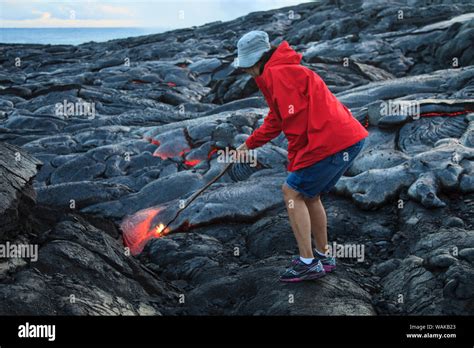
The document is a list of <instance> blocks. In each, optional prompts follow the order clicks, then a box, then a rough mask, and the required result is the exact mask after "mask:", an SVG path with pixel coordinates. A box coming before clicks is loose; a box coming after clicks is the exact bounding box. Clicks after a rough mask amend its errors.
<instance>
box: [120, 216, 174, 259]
mask: <svg viewBox="0 0 474 348" xmlns="http://www.w3.org/2000/svg"><path fill="white" fill-rule="evenodd" d="M159 212H160V209H158V208H150V209H144V210H141V211H139V212H137V213H135V214H134V215H132V216H129V217H127V218H126V219H125V220H124V221H123V222H122V224H121V226H120V227H121V229H122V232H123V240H124V243H125V245H126V246H127V247H129V248H130V252H131V253H132V255H138V254H139V253H141V252H142V250H143V248H144V247H145V245H146V243H147V242H148V241H149V240H150V239H152V238H160V237H163V236H165V235H167V234H168V233H169V232H170V229H169V228H166V229H165V225H164V224H162V223H160V224H158V225H152V222H153V219H154V218H155V216H156V215H157V214H158V213H159Z"/></svg>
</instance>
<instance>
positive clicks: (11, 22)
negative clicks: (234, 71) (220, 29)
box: [0, 0, 313, 30]
mask: <svg viewBox="0 0 474 348" xmlns="http://www.w3.org/2000/svg"><path fill="white" fill-rule="evenodd" d="M305 2H313V1H311V0H310V1H305V0H238V1H232V0H199V1H193V0H174V1H171V0H140V1H127V0H114V1H110V0H94V1H81V0H75V1H74V0H73V1H65V0H63V1H51V0H36V1H34V0H1V1H0V29H35V28H36V29H47V28H56V29H65V28H96V29H100V28H145V29H150V28H170V29H169V30H174V29H182V28H189V27H193V26H201V25H204V24H207V23H211V22H216V21H222V22H226V21H230V20H233V19H236V18H238V17H242V16H245V15H247V14H249V13H252V12H257V11H267V10H272V9H278V8H283V7H288V6H293V5H297V4H300V3H305ZM157 22H159V23H160V25H156V24H155V23H157Z"/></svg>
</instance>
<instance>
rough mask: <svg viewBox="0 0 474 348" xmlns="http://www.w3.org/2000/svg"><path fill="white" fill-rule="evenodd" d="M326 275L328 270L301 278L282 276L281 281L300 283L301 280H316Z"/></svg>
mask: <svg viewBox="0 0 474 348" xmlns="http://www.w3.org/2000/svg"><path fill="white" fill-rule="evenodd" d="M325 275H326V272H318V273H316V274H314V275H311V276H307V277H300V278H291V279H290V278H289V279H282V278H280V281H281V282H284V283H299V282H302V281H305V280H315V279H319V278H321V277H324V276H325Z"/></svg>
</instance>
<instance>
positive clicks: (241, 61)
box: [232, 30, 271, 68]
mask: <svg viewBox="0 0 474 348" xmlns="http://www.w3.org/2000/svg"><path fill="white" fill-rule="evenodd" d="M270 49H271V46H270V40H269V39H268V34H267V33H266V32H264V31H261V30H253V31H250V32H248V33H247V34H245V35H244V36H242V37H241V38H240V40H239V42H237V58H235V60H234V62H233V63H232V65H233V66H234V68H250V67H251V66H252V65H254V64H255V63H257V62H258V60H259V59H260V58H261V57H262V55H263V54H264V53H265V52H268V51H269V50H270Z"/></svg>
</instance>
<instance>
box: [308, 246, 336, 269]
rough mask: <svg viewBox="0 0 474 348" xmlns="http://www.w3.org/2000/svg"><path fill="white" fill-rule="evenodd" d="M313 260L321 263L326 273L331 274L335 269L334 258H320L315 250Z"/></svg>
mask: <svg viewBox="0 0 474 348" xmlns="http://www.w3.org/2000/svg"><path fill="white" fill-rule="evenodd" d="M313 254H314V258H315V259H318V260H319V261H321V263H322V264H323V267H324V270H325V271H326V272H328V273H329V272H332V271H334V270H335V269H336V258H335V257H332V256H321V255H319V253H318V251H317V250H316V249H314V250H313Z"/></svg>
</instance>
